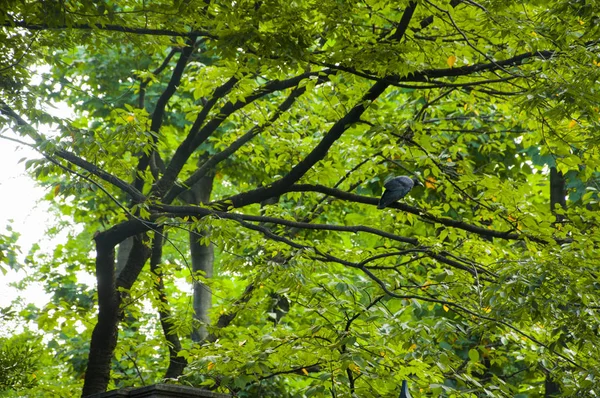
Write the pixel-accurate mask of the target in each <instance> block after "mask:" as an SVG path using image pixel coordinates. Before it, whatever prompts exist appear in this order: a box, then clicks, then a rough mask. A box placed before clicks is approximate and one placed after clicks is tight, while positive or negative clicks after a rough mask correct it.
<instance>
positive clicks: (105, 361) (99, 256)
mask: <svg viewBox="0 0 600 398" xmlns="http://www.w3.org/2000/svg"><path fill="white" fill-rule="evenodd" d="M114 250H115V249H114V245H110V244H106V243H104V242H103V239H101V238H100V235H99V236H98V237H96V279H97V282H98V323H96V326H95V327H94V331H93V332H92V340H91V343H90V354H89V359H88V366H87V370H86V372H85V379H84V383H83V391H82V394H81V395H82V396H83V397H85V396H87V395H91V394H94V393H97V392H104V391H106V387H107V386H108V382H109V380H110V361H111V359H112V355H113V352H114V350H115V347H116V345H117V325H118V320H119V311H118V310H119V300H118V297H117V289H116V288H115V252H114Z"/></svg>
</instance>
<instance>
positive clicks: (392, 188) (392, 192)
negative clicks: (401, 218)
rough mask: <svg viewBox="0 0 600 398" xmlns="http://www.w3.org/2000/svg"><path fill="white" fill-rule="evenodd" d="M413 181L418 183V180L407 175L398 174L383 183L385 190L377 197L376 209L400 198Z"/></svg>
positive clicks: (410, 187)
mask: <svg viewBox="0 0 600 398" xmlns="http://www.w3.org/2000/svg"><path fill="white" fill-rule="evenodd" d="M415 183H417V184H419V180H417V179H416V178H411V177H409V176H400V177H394V178H392V179H390V180H389V181H388V182H386V183H385V184H383V186H384V187H385V191H384V192H383V195H381V199H379V204H378V205H377V208H378V209H383V208H384V207H387V206H389V205H391V204H392V203H394V202H396V201H398V200H400V199H402V198H403V197H405V196H406V194H407V193H408V192H409V191H410V190H411V189H412V187H413V186H414V185H415Z"/></svg>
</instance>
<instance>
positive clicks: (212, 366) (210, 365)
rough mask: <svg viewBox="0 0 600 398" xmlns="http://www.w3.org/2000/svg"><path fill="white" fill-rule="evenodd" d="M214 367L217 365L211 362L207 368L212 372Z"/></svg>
mask: <svg viewBox="0 0 600 398" xmlns="http://www.w3.org/2000/svg"><path fill="white" fill-rule="evenodd" d="M214 367H215V363H214V362H209V363H208V366H207V368H208V370H211V369H212V368H214Z"/></svg>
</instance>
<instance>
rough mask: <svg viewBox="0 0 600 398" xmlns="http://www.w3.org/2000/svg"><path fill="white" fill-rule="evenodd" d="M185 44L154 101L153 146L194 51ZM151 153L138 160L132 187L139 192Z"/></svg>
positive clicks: (151, 128)
mask: <svg viewBox="0 0 600 398" xmlns="http://www.w3.org/2000/svg"><path fill="white" fill-rule="evenodd" d="M187 44H188V45H187V46H186V47H184V49H183V51H182V52H181V56H180V57H179V60H178V61H177V64H176V65H175V69H173V74H172V75H171V79H169V83H168V84H167V88H166V89H165V91H163V93H162V94H161V95H160V97H159V98H158V101H156V106H155V108H154V112H152V121H151V124H150V131H152V132H154V133H155V134H154V138H153V140H154V143H155V144H156V142H157V141H158V134H159V132H160V127H161V126H162V123H163V120H164V116H165V109H166V107H167V104H168V103H169V100H170V99H171V97H172V96H173V94H175V91H176V90H177V87H178V86H179V83H180V82H181V77H182V76H183V71H184V69H185V67H186V66H187V63H188V61H189V59H190V56H191V55H192V53H193V52H194V49H195V43H193V42H191V41H190V42H188V43H187ZM153 152H154V151H148V152H144V153H142V155H141V156H140V158H139V160H138V165H137V173H136V176H135V183H134V186H135V187H136V189H138V190H139V191H142V190H143V188H144V180H143V178H142V174H143V172H144V171H145V170H146V168H147V167H148V165H149V163H150V157H151V156H152V153H153Z"/></svg>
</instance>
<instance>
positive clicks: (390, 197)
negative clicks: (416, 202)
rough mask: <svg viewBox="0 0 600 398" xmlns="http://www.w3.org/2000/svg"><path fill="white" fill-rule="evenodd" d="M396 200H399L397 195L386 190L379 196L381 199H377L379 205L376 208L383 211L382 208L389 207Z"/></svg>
mask: <svg viewBox="0 0 600 398" xmlns="http://www.w3.org/2000/svg"><path fill="white" fill-rule="evenodd" d="M398 199H399V198H398V194H397V193H395V192H394V191H393V190H390V189H386V190H385V192H384V193H383V195H381V199H379V205H377V208H378V209H383V208H384V207H387V206H389V205H391V204H392V203H394V202H395V201H397V200H398Z"/></svg>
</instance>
